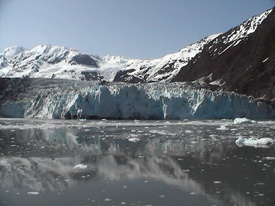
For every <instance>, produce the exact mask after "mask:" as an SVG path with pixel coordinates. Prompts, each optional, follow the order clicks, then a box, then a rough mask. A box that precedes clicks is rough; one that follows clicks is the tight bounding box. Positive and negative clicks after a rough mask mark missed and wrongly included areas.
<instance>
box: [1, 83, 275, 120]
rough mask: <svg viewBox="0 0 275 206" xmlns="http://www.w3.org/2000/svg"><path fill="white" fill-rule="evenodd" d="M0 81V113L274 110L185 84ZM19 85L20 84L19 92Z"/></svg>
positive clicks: (258, 114) (178, 115) (118, 115)
mask: <svg viewBox="0 0 275 206" xmlns="http://www.w3.org/2000/svg"><path fill="white" fill-rule="evenodd" d="M1 85H3V86H2V91H1V92H2V98H1V103H2V106H1V109H0V114H1V116H4V117H35V118H49V119H59V118H62V119H76V118H87V119H93V118H110V119H185V118H188V119H204V118H235V117H243V116H245V117H247V118H253V119H256V118H274V117H275V113H274V110H272V109H271V108H269V107H268V106H267V105H266V104H265V103H261V102H255V101H254V100H253V98H251V97H247V96H241V95H238V94H236V93H227V92H222V91H211V90H209V89H202V88H200V89H199V88H196V87H195V86H194V85H188V84H185V83H171V84H165V83H152V84H125V83H120V84H118V83H117V84H108V85H101V84H98V83H90V82H82V81H71V80H62V81H61V80H47V79H44V80H39V79H21V80H18V79H14V80H11V79H9V80H1ZM5 85H6V86H5ZM8 85H12V86H8ZM20 85H21V87H23V88H24V89H22V91H20V88H19V87H20ZM18 91H20V92H19V93H18Z"/></svg>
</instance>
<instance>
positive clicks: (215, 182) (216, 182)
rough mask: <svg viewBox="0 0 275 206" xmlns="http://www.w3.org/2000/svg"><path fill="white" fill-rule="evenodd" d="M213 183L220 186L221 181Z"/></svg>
mask: <svg viewBox="0 0 275 206" xmlns="http://www.w3.org/2000/svg"><path fill="white" fill-rule="evenodd" d="M213 183H214V184H221V183H222V182H221V181H214V182H213Z"/></svg>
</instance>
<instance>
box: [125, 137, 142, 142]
mask: <svg viewBox="0 0 275 206" xmlns="http://www.w3.org/2000/svg"><path fill="white" fill-rule="evenodd" d="M128 141H130V142H139V141H140V139H139V138H137V137H131V138H129V139H128Z"/></svg>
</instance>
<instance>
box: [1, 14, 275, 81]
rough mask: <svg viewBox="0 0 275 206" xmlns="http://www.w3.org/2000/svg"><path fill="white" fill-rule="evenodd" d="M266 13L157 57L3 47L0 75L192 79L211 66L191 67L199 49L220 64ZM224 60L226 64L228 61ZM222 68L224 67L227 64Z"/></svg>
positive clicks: (197, 56)
mask: <svg viewBox="0 0 275 206" xmlns="http://www.w3.org/2000/svg"><path fill="white" fill-rule="evenodd" d="M271 13H272V9H270V10H268V11H266V12H264V13H262V14H259V15H256V16H254V17H252V18H250V19H248V20H247V21H245V22H243V23H242V24H240V25H239V26H237V27H235V28H233V29H231V30H229V31H228V32H226V33H224V34H215V35H211V36H208V37H206V38H204V39H202V40H200V41H198V42H196V43H194V44H191V45H189V46H187V47H185V48H183V49H181V50H180V51H179V52H176V53H173V54H168V55H166V56H164V57H162V58H158V59H147V60H140V59H129V58H125V57H120V56H105V57H99V56H96V55H88V54H84V53H82V52H80V51H77V50H74V49H68V48H66V47H59V46H51V45H39V46H37V47H35V48H33V49H31V50H27V49H24V48H23V47H19V46H15V47H9V48H7V49H5V50H4V51H3V52H2V53H0V77H2V78H4V77H10V78H14V77H19V78H22V77H29V78H61V79H78V80H88V81H89V80H102V79H103V80H105V81H108V82H112V81H116V82H128V83H137V82H158V81H162V82H170V81H171V80H173V81H194V80H197V79H200V78H202V77H207V76H208V75H210V74H211V72H208V73H207V75H205V72H204V71H205V70H212V65H208V64H203V65H200V68H198V69H196V68H195V69H193V66H194V64H195V63H196V62H197V61H199V59H200V57H201V56H202V54H203V53H207V54H208V55H209V56H210V57H211V58H213V59H214V60H215V61H216V63H218V64H220V61H221V59H222V58H219V57H222V56H223V55H225V54H227V53H232V52H230V50H231V49H232V48H235V47H236V46H238V45H243V44H244V42H246V41H247V40H248V39H249V38H250V36H252V35H253V34H254V33H255V31H257V28H258V27H259V26H260V25H261V24H262V22H263V21H264V20H265V19H266V18H267V17H269V16H270V14H271ZM273 13H274V12H273ZM273 39H274V38H273ZM245 55H246V54H245V53H241V56H245ZM231 56H232V57H231V59H230V60H232V59H234V56H235V54H231ZM194 57H196V58H194ZM266 58H267V57H266ZM230 60H228V61H229V62H228V63H227V64H230ZM190 62H191V63H190ZM202 62H204V60H203V61H202ZM248 62H249V61H248ZM206 63H207V62H206ZM248 64H249V63H248ZM221 65H222V64H221ZM222 67H223V68H224V69H225V70H227V67H228V65H223V66H222ZM185 68H190V69H185ZM190 70H192V71H190ZM185 71H188V72H185ZM195 71H196V72H195ZM194 73H196V75H194ZM199 74H202V75H199ZM213 76H215V74H213ZM208 77H209V76H208ZM211 77H212V76H211ZM210 81H211V80H210ZM222 82H223V81H220V79H217V78H216V79H214V80H213V81H212V84H219V85H221V84H222Z"/></svg>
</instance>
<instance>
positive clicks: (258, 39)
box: [172, 9, 275, 106]
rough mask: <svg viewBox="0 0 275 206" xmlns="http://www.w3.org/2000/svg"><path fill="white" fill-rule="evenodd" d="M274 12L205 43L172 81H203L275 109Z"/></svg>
mask: <svg viewBox="0 0 275 206" xmlns="http://www.w3.org/2000/svg"><path fill="white" fill-rule="evenodd" d="M274 37H275V10H274V9H270V10H268V11H266V12H264V13H262V14H260V15H257V16H254V17H252V18H250V19H248V20H247V21H245V22H243V23H242V24H240V25H239V26H237V27H235V28H232V29H230V30H229V31H227V32H226V33H224V34H222V35H220V36H218V37H217V38H216V39H214V40H213V41H211V42H209V43H208V44H206V45H205V46H204V48H203V50H202V52H200V53H199V54H198V55H197V56H196V57H194V58H193V59H191V60H190V61H189V63H188V65H186V66H184V67H182V68H181V69H180V71H179V72H178V74H177V76H176V77H175V78H174V79H173V80H172V81H180V82H181V81H183V82H186V81H187V82H192V81H200V82H204V83H205V84H212V85H218V86H220V87H222V88H223V89H224V90H227V91H234V92H237V93H239V94H245V95H250V96H253V97H255V98H257V99H258V100H262V101H266V102H268V103H269V104H271V105H273V106H275V46H274V45H275V38H274Z"/></svg>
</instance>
